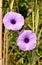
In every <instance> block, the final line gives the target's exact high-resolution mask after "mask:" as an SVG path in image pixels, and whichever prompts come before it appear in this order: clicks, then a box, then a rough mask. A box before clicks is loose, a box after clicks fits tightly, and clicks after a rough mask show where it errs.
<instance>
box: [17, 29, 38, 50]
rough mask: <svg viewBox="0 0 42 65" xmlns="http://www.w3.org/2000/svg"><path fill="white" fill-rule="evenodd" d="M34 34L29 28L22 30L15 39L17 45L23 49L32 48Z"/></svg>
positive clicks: (33, 45) (34, 45)
mask: <svg viewBox="0 0 42 65" xmlns="http://www.w3.org/2000/svg"><path fill="white" fill-rule="evenodd" d="M36 40H37V38H36V34H35V33H33V32H32V31H31V30H23V31H22V32H21V33H20V34H19V37H18V39H17V46H19V48H20V49H21V50H23V51H27V50H33V49H34V48H35V47H36Z"/></svg>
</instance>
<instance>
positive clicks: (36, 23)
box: [35, 0, 39, 34]
mask: <svg viewBox="0 0 42 65" xmlns="http://www.w3.org/2000/svg"><path fill="white" fill-rule="evenodd" d="M38 23H39V7H38V5H37V0H36V17H35V28H36V34H37V31H38Z"/></svg>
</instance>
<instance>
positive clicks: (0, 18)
mask: <svg viewBox="0 0 42 65" xmlns="http://www.w3.org/2000/svg"><path fill="white" fill-rule="evenodd" d="M1 7H2V0H0V65H2V8H1Z"/></svg>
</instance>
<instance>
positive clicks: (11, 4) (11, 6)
mask: <svg viewBox="0 0 42 65" xmlns="http://www.w3.org/2000/svg"><path fill="white" fill-rule="evenodd" d="M13 4H14V0H11V3H10V10H11V11H12V8H13Z"/></svg>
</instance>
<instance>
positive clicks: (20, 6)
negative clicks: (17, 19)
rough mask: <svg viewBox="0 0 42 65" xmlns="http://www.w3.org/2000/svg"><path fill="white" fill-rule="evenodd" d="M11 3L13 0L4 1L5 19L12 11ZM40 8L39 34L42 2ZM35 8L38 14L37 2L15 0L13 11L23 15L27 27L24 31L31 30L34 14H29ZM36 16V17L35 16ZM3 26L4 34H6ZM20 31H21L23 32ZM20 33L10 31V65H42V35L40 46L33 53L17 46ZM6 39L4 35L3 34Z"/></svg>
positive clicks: (33, 0)
mask: <svg viewBox="0 0 42 65" xmlns="http://www.w3.org/2000/svg"><path fill="white" fill-rule="evenodd" d="M10 3H11V0H3V17H4V15H5V14H6V13H7V12H8V11H10ZM37 4H38V6H39V23H38V25H39V26H38V32H37V37H38V34H39V32H40V30H41V27H42V0H38V3H37ZM31 8H33V11H34V12H35V13H36V0H14V5H13V9H12V11H16V12H19V13H21V14H22V15H23V16H24V18H25V21H26V23H25V25H24V26H23V28H22V29H21V30H23V29H31V30H32V28H33V25H32V13H29V11H28V10H29V9H31ZM35 16H36V15H35ZM4 30H5V28H4V26H3V33H4ZM21 30H19V31H21ZM19 31H9V42H8V57H9V58H8V65H29V63H31V65H42V40H41V39H42V35H41V36H40V39H39V45H38V46H37V47H36V49H34V50H33V53H32V51H28V52H27V51H26V52H24V51H22V50H20V49H19V48H18V47H17V45H16V39H17V37H18V34H19V33H18V32H19ZM3 37H4V34H3ZM37 44H38V43H37Z"/></svg>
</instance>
